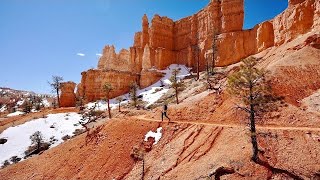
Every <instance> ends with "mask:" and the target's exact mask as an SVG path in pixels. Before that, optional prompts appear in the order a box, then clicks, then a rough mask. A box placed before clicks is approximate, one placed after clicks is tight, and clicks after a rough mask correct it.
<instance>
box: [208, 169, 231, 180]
mask: <svg viewBox="0 0 320 180" xmlns="http://www.w3.org/2000/svg"><path fill="white" fill-rule="evenodd" d="M233 173H235V170H234V169H233V168H228V167H223V166H222V167H219V168H218V169H216V170H215V171H214V172H212V173H210V174H209V177H210V178H212V176H214V179H215V180H220V177H221V176H223V175H227V174H233Z"/></svg>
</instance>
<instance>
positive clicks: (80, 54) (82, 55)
mask: <svg viewBox="0 0 320 180" xmlns="http://www.w3.org/2000/svg"><path fill="white" fill-rule="evenodd" d="M77 56H81V57H84V56H86V55H85V54H83V53H77Z"/></svg>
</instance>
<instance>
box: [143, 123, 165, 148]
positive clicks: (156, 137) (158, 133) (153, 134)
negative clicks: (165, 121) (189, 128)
mask: <svg viewBox="0 0 320 180" xmlns="http://www.w3.org/2000/svg"><path fill="white" fill-rule="evenodd" d="M161 131H162V127H159V128H158V129H157V131H156V132H153V131H149V132H148V133H147V134H146V135H145V138H144V141H148V138H149V137H153V138H154V140H155V142H154V143H153V144H157V143H158V142H159V141H160V139H161V137H162V132H161Z"/></svg>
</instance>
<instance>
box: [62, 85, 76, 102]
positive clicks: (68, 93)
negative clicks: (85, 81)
mask: <svg viewBox="0 0 320 180" xmlns="http://www.w3.org/2000/svg"><path fill="white" fill-rule="evenodd" d="M76 85H77V84H76V83H74V82H71V81H69V82H63V83H61V95H60V107H75V106H76V94H75V93H74V90H75V88H76Z"/></svg>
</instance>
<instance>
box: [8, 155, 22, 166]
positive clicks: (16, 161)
mask: <svg viewBox="0 0 320 180" xmlns="http://www.w3.org/2000/svg"><path fill="white" fill-rule="evenodd" d="M10 161H11V162H12V164H16V163H18V162H19V161H21V158H19V157H18V156H12V157H11V158H10Z"/></svg>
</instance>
